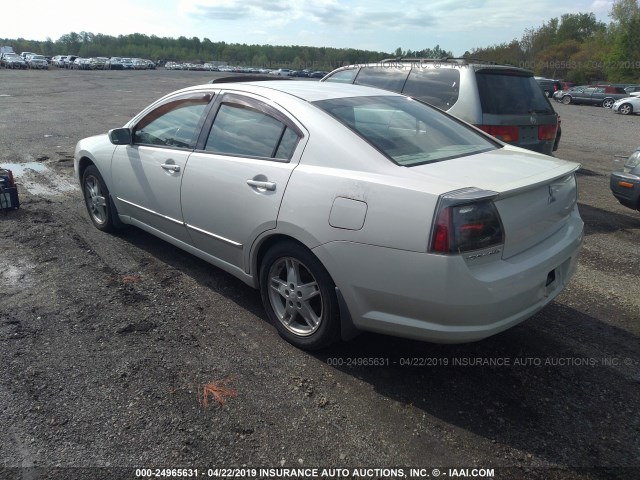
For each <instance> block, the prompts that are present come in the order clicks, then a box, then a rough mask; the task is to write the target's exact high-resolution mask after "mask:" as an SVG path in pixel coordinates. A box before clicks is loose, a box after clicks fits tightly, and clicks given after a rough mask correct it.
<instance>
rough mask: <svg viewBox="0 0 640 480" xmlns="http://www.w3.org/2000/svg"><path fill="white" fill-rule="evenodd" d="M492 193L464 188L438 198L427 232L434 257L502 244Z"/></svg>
mask: <svg viewBox="0 0 640 480" xmlns="http://www.w3.org/2000/svg"><path fill="white" fill-rule="evenodd" d="M496 195H498V194H497V193H496V192H491V191H487V190H480V189H477V188H465V189H462V190H456V191H454V192H450V193H447V194H445V195H442V196H441V197H440V201H439V202H438V208H437V213H436V216H435V222H434V224H433V229H432V232H431V248H430V251H431V252H434V253H443V254H455V253H462V252H470V251H473V250H480V249H484V248H489V247H493V246H496V245H501V244H503V243H504V229H503V228H502V222H501V221H500V215H499V214H498V210H497V209H496V206H495V205H494V203H493V198H494V197H495V196H496Z"/></svg>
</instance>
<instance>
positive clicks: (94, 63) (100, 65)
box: [89, 57, 109, 70]
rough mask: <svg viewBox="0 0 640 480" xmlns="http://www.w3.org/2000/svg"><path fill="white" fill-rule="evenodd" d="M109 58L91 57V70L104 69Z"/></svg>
mask: <svg viewBox="0 0 640 480" xmlns="http://www.w3.org/2000/svg"><path fill="white" fill-rule="evenodd" d="M108 60H109V59H108V58H107V57H91V58H90V59H89V67H90V68H91V70H104V69H105V67H106V65H107V61H108Z"/></svg>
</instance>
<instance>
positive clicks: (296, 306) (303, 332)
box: [260, 241, 340, 350]
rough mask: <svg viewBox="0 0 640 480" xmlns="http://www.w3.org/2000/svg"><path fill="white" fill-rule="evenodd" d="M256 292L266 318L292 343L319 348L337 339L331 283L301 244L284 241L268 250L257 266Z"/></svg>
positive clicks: (336, 311)
mask: <svg viewBox="0 0 640 480" xmlns="http://www.w3.org/2000/svg"><path fill="white" fill-rule="evenodd" d="M260 295H261V297H262V302H263V304H264V308H265V310H266V312H267V315H268V316H269V320H270V321H271V323H273V325H274V326H275V327H276V329H277V330H278V333H279V334H280V336H281V337H282V338H284V339H285V340H286V341H287V342H289V343H291V344H292V345H294V346H296V347H298V348H300V349H302V350H319V349H321V348H324V347H327V346H328V345H330V344H331V343H334V342H335V341H337V340H338V338H339V333H340V316H339V306H338V297H337V295H336V290H335V284H334V283H333V280H332V279H331V276H330V275H329V273H328V272H327V270H326V269H325V268H324V266H323V265H322V263H320V261H319V260H318V259H317V257H316V256H315V255H313V253H311V251H310V250H309V249H307V248H306V247H304V246H303V245H301V244H299V243H297V242H293V241H285V242H281V243H278V244H276V245H274V246H273V247H271V249H269V251H268V252H267V253H266V255H265V256H264V259H263V261H262V265H261V267H260Z"/></svg>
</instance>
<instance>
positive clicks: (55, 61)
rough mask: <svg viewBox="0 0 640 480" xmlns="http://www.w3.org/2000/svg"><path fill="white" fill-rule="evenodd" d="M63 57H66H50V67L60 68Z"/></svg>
mask: <svg viewBox="0 0 640 480" xmlns="http://www.w3.org/2000/svg"><path fill="white" fill-rule="evenodd" d="M64 57H66V55H55V56H53V57H51V65H54V66H56V67H61V66H62V64H63V63H62V62H63V58H64Z"/></svg>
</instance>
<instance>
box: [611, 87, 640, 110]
mask: <svg viewBox="0 0 640 480" xmlns="http://www.w3.org/2000/svg"><path fill="white" fill-rule="evenodd" d="M638 94H639V95H638V96H634V97H626V98H621V99H620V100H616V101H615V102H614V103H613V105H612V106H611V109H612V110H613V111H614V112H616V113H620V114H622V115H631V114H634V113H640V92H638Z"/></svg>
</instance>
